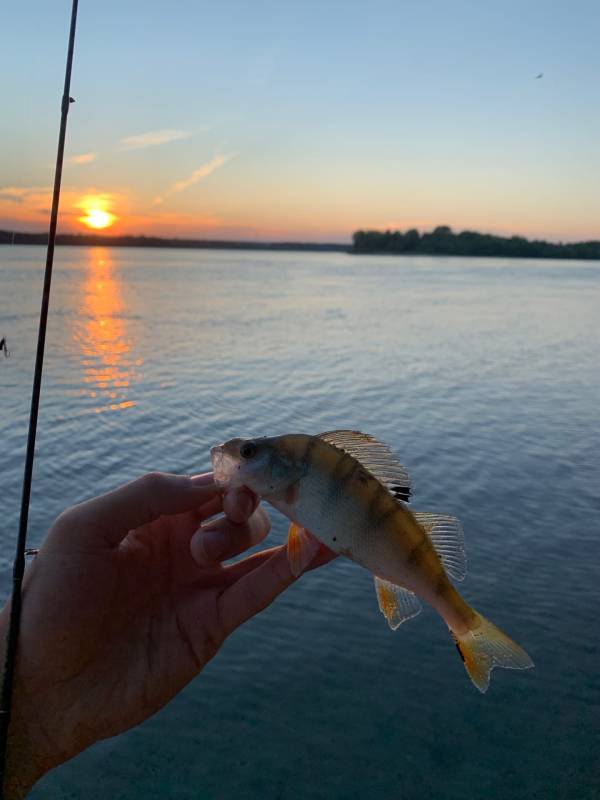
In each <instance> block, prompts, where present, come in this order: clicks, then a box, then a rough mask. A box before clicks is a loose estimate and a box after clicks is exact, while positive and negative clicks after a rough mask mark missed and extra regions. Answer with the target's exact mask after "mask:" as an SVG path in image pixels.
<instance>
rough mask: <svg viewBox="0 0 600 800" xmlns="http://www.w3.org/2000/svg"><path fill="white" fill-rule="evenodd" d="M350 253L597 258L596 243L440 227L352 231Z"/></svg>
mask: <svg viewBox="0 0 600 800" xmlns="http://www.w3.org/2000/svg"><path fill="white" fill-rule="evenodd" d="M352 240H353V248H352V252H353V253H395V254H397V253H422V254H424V255H425V254H427V255H444V256H505V257H508V258H585V259H600V241H593V242H574V243H573V244H553V243H552V242H544V241H541V240H539V239H533V240H529V239H525V238H524V237H523V236H494V235H492V234H491V233H476V232H475V231H462V232H461V233H454V232H453V231H452V229H451V228H449V227H448V226H447V225H440V226H439V227H437V228H435V230H433V231H432V232H431V233H423V234H421V233H419V231H418V230H416V229H415V228H411V229H410V230H408V231H406V233H402V232H401V231H356V233H355V234H354V235H353V237H352Z"/></svg>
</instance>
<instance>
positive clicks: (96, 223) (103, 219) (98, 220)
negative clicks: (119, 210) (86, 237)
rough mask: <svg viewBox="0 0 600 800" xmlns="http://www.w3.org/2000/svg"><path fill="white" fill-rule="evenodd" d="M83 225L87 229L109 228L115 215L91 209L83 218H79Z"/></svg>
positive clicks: (98, 209)
mask: <svg viewBox="0 0 600 800" xmlns="http://www.w3.org/2000/svg"><path fill="white" fill-rule="evenodd" d="M81 221H82V222H83V224H84V225H87V226H88V228H110V226H111V225H112V224H113V222H114V221H115V215H114V214H109V213H108V211H102V210H101V209H100V208H91V209H90V210H89V211H88V212H87V215H86V216H85V217H82V218H81Z"/></svg>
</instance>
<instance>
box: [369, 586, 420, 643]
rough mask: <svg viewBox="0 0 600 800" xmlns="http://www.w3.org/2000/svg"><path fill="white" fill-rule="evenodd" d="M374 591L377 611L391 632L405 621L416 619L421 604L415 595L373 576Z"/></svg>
mask: <svg viewBox="0 0 600 800" xmlns="http://www.w3.org/2000/svg"><path fill="white" fill-rule="evenodd" d="M375 591H376V592H377V600H378V602H379V610H380V611H381V613H382V614H383V616H384V617H385V618H386V619H387V622H388V625H389V626H390V628H391V629H392V630H393V631H395V630H396V628H399V627H400V625H402V623H403V622H406V620H407V619H412V617H416V616H417V614H418V613H419V611H420V610H421V603H420V602H419V599H418V598H417V595H416V594H415V593H414V592H411V591H409V590H408V589H405V588H404V587H403V586H396V584H394V583H390V582H389V581H384V580H383V579H382V578H378V577H377V576H375Z"/></svg>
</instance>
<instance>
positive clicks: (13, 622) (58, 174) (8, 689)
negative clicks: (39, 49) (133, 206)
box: [0, 0, 79, 800]
mask: <svg viewBox="0 0 600 800" xmlns="http://www.w3.org/2000/svg"><path fill="white" fill-rule="evenodd" d="M78 2H79V0H73V5H72V8H71V28H70V31H69V47H68V50H67V65H66V69H65V85H64V91H63V95H62V101H61V117H60V130H59V134H58V151H57V154H56V169H55V173H54V193H53V195H52V210H51V212H50V230H49V233H48V251H47V253H46V270H45V272H44V288H43V293H42V307H41V310H40V324H39V328H38V341H37V352H36V356H35V370H34V373H33V389H32V392H31V411H30V412H29V432H28V435H27V452H26V456H25V471H24V475H23V490H22V495H21V516H20V519H19V535H18V537H17V545H16V551H15V559H14V562H13V584H12V594H11V601H10V602H11V605H10V621H9V626H8V633H7V635H6V653H5V657H4V672H3V676H2V691H1V694H0V800H4V783H5V777H6V751H7V745H8V726H9V723H10V713H11V706H12V696H13V684H14V677H15V661H16V656H17V645H18V642H19V626H20V622H21V586H22V583H23V573H24V572H25V543H26V540H27V520H28V517H29V498H30V495H31V477H32V473H33V457H34V453H35V435H36V431H37V420H38V410H39V405H40V388H41V384H42V368H43V365H44V345H45V343H46V326H47V321H48V305H49V302H50V283H51V280H52V265H53V262H54V243H55V240H56V223H57V220H58V203H59V200H60V184H61V179H62V168H63V158H64V152H65V136H66V132H67V116H68V113H69V106H70V104H71V103H74V102H75V101H74V100H73V98H72V97H71V96H70V90H71V69H72V66H73V50H74V47H75V28H76V25H77V6H78Z"/></svg>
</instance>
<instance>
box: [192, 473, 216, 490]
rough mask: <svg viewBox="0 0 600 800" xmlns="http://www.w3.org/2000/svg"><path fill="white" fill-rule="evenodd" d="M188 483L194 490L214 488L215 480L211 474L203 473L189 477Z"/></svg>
mask: <svg viewBox="0 0 600 800" xmlns="http://www.w3.org/2000/svg"><path fill="white" fill-rule="evenodd" d="M190 483H191V484H192V486H193V487H194V488H195V489H198V488H202V489H210V488H213V487H214V488H216V484H215V479H214V475H213V474H212V472H203V473H202V475H192V476H191V477H190Z"/></svg>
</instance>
